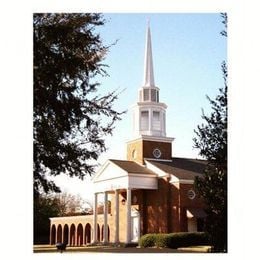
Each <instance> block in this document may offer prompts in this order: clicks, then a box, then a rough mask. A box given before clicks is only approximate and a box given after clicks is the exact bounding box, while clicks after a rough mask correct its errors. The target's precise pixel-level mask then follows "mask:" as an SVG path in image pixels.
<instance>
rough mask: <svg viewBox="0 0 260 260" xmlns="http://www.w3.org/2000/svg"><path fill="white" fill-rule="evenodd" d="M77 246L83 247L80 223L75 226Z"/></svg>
mask: <svg viewBox="0 0 260 260" xmlns="http://www.w3.org/2000/svg"><path fill="white" fill-rule="evenodd" d="M77 245H78V246H82V245H83V226H82V224H81V223H80V224H78V226H77Z"/></svg>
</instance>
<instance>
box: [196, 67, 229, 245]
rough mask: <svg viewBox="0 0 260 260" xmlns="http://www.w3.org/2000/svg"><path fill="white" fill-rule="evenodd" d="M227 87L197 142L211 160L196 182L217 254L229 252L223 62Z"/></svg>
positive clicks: (207, 228)
mask: <svg viewBox="0 0 260 260" xmlns="http://www.w3.org/2000/svg"><path fill="white" fill-rule="evenodd" d="M222 70H223V74H224V81H225V87H224V88H223V89H220V94H219V95H218V96H217V97H216V100H211V99H210V98H209V97H208V100H209V101H210V103H211V105H212V110H213V112H212V113H211V115H210V116H206V115H205V114H204V113H203V115H202V118H203V119H204V120H205V121H206V123H205V124H202V125H201V126H198V128H197V130H195V133H196V135H197V137H196V138H194V143H195V148H198V149H199V150H200V152H199V154H200V155H201V156H202V157H204V158H205V159H207V161H208V165H207V168H206V170H205V173H204V176H203V178H196V179H195V186H196V189H197V190H198V192H199V194H200V196H202V197H203V198H204V201H205V203H206V206H207V214H208V216H207V221H206V231H208V232H209V234H210V238H211V242H212V243H213V245H214V246H215V249H216V250H223V249H226V248H227V84H226V78H227V69H226V64H225V62H223V64H222Z"/></svg>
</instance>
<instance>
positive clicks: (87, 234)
mask: <svg viewBox="0 0 260 260" xmlns="http://www.w3.org/2000/svg"><path fill="white" fill-rule="evenodd" d="M90 242H91V225H90V224H89V223H87V224H86V226H85V244H89V243H90Z"/></svg>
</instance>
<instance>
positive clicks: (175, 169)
mask: <svg viewBox="0 0 260 260" xmlns="http://www.w3.org/2000/svg"><path fill="white" fill-rule="evenodd" d="M147 161H148V162H149V163H151V164H153V165H154V166H156V167H157V168H159V169H161V170H162V171H164V172H166V173H169V174H172V175H174V176H176V177H177V178H179V179H186V180H190V179H194V177H195V176H201V175H202V173H203V172H204V170H205V167H206V165H207V161H206V160H198V159H188V158H172V161H170V162H168V161H154V160H147Z"/></svg>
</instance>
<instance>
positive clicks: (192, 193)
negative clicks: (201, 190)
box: [188, 190, 196, 200]
mask: <svg viewBox="0 0 260 260" xmlns="http://www.w3.org/2000/svg"><path fill="white" fill-rule="evenodd" d="M195 196H196V193H195V191H194V190H188V198H189V199H191V200H193V199H194V198H195Z"/></svg>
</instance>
